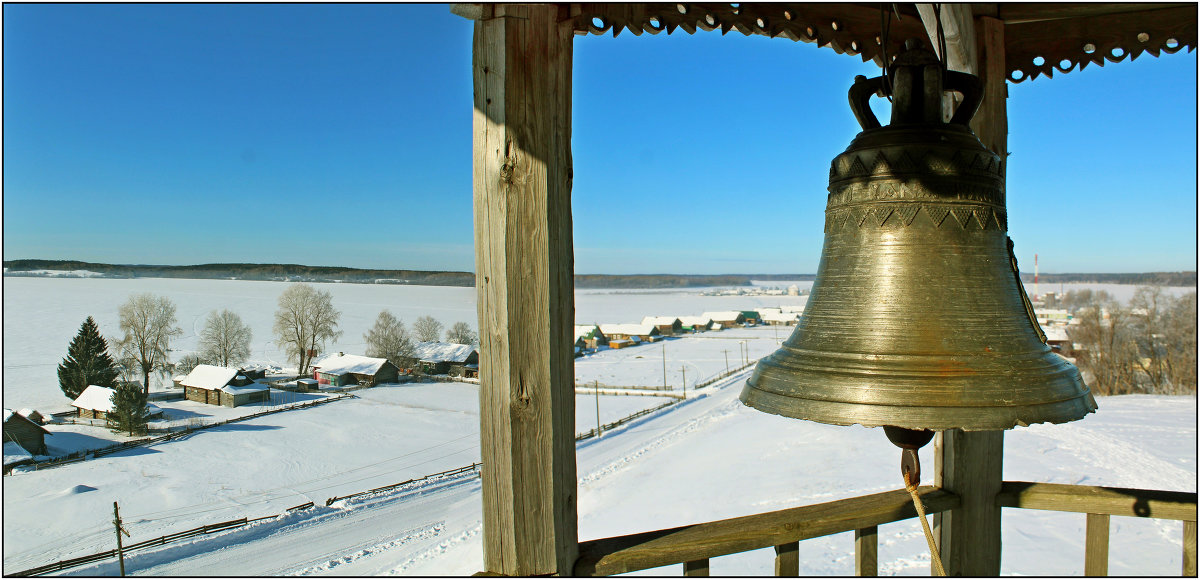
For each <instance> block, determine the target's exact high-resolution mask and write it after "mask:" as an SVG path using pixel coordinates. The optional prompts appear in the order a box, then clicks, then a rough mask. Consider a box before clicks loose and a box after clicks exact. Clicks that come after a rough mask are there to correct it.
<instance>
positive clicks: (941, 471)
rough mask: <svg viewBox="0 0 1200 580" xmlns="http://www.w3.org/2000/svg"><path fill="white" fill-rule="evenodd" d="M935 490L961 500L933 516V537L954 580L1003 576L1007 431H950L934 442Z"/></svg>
mask: <svg viewBox="0 0 1200 580" xmlns="http://www.w3.org/2000/svg"><path fill="white" fill-rule="evenodd" d="M934 457H935V460H936V463H935V467H934V472H935V474H934V485H935V486H938V487H942V488H943V489H945V490H947V491H950V492H952V493H954V494H956V495H958V496H959V497H960V498H961V504H960V505H959V507H958V508H957V509H954V510H950V511H947V512H943V513H941V514H938V515H937V516H934V518H933V522H934V531H933V536H934V539H935V540H936V541H937V545H938V551H939V552H940V553H941V556H942V565H943V566H944V567H945V569H946V574H947V575H949V576H998V575H1000V508H999V506H997V505H996V494H997V493H999V492H1000V486H1001V483H1002V482H1003V479H1002V478H1003V467H1004V465H1003V457H1004V432H1003V431H962V430H960V429H950V430H947V431H943V432H941V433H939V434H938V435H937V437H936V438H935V450H934Z"/></svg>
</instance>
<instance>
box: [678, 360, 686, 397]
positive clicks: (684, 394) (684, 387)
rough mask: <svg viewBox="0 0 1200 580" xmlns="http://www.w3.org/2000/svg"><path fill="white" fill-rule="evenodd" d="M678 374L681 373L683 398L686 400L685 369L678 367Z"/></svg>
mask: <svg viewBox="0 0 1200 580" xmlns="http://www.w3.org/2000/svg"><path fill="white" fill-rule="evenodd" d="M679 372H681V373H683V398H684V399H687V367H679Z"/></svg>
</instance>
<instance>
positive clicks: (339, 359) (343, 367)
mask: <svg viewBox="0 0 1200 580" xmlns="http://www.w3.org/2000/svg"><path fill="white" fill-rule="evenodd" d="M386 362H387V359H386V358H374V357H369V356H362V355H357V354H339V355H336V356H330V357H325V358H324V359H321V364H319V365H315V366H313V368H314V369H318V370H320V371H321V373H323V374H327V375H346V374H354V375H374V374H375V373H378V372H379V369H380V368H383V365H384V363H386Z"/></svg>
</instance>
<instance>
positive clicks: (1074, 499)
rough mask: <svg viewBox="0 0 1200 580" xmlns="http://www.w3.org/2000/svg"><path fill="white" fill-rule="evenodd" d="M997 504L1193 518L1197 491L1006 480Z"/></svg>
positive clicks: (1116, 514) (1186, 519)
mask: <svg viewBox="0 0 1200 580" xmlns="http://www.w3.org/2000/svg"><path fill="white" fill-rule="evenodd" d="M996 503H997V505H999V506H1000V507H1013V508H1025V509H1035V510H1051V511H1060V512H1075V513H1084V514H1108V515H1110V516H1129V517H1135V518H1158V519H1164V520H1185V521H1193V522H1194V521H1196V492H1194V491H1192V492H1186V491H1164V490H1159V489H1128V488H1123V487H1098V486H1094V485H1067V484H1063V483H1033V482H1028V481H1006V482H1004V485H1003V486H1001V488H1000V495H999V497H997V498H996Z"/></svg>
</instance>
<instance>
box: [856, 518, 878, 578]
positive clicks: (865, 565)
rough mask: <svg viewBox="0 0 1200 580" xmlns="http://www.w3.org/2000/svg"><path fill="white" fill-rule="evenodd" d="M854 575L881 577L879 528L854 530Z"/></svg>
mask: <svg viewBox="0 0 1200 580" xmlns="http://www.w3.org/2000/svg"><path fill="white" fill-rule="evenodd" d="M854 575H855V576H878V575H879V526H871V527H867V528H859V529H857V530H854Z"/></svg>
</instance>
